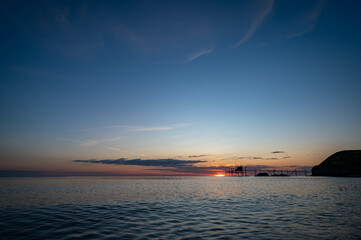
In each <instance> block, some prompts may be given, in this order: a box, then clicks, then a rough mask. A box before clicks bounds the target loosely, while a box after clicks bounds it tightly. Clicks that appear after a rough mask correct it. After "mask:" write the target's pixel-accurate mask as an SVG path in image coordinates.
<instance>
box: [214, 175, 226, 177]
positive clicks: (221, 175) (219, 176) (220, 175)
mask: <svg viewBox="0 0 361 240" xmlns="http://www.w3.org/2000/svg"><path fill="white" fill-rule="evenodd" d="M214 176H215V177H224V174H216V175H214Z"/></svg>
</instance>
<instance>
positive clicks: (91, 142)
mask: <svg viewBox="0 0 361 240" xmlns="http://www.w3.org/2000/svg"><path fill="white" fill-rule="evenodd" d="M124 138H125V136H119V137H114V138H103V139H88V140H82V141H81V140H75V139H71V138H63V137H60V139H63V140H66V141H69V142H73V143H77V144H79V145H81V146H94V145H97V144H99V143H103V142H114V141H118V140H122V139H124Z"/></svg>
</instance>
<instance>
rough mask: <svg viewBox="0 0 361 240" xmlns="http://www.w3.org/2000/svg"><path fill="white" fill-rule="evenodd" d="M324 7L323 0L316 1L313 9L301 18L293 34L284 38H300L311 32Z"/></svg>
mask: <svg viewBox="0 0 361 240" xmlns="http://www.w3.org/2000/svg"><path fill="white" fill-rule="evenodd" d="M324 5H325V1H324V0H318V1H317V2H316V4H315V5H314V6H313V8H312V9H311V10H310V11H308V12H306V13H305V14H304V15H303V16H302V17H301V23H300V26H299V27H298V28H297V29H296V30H295V31H294V32H292V33H290V34H288V35H287V36H286V38H287V39H290V38H296V37H300V36H302V35H304V34H306V33H308V32H309V31H311V30H312V29H313V28H314V27H315V26H316V21H317V19H318V18H319V16H320V14H321V12H322V10H323V8H324Z"/></svg>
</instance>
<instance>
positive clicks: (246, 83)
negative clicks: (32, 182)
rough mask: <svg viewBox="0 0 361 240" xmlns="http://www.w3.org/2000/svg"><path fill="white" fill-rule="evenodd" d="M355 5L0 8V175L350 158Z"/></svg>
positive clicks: (359, 37)
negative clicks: (346, 154) (347, 155)
mask: <svg viewBox="0 0 361 240" xmlns="http://www.w3.org/2000/svg"><path fill="white" fill-rule="evenodd" d="M360 7H361V2H360V1H356V0H355V1H351V0H347V1H340V0H339V1H336V0H320V1H319V0H312V1H308V0H305V1H296V0H294V1H289V0H255V1H82V0H79V1H35V2H34V1H17V0H11V1H10V0H4V1H1V2H0V19H1V21H0V35H1V38H0V52H1V54H0V82H1V88H0V98H1V101H0V107H1V113H0V119H1V120H0V175H1V174H2V175H4V174H5V175H6V174H9V173H14V174H16V173H29V174H30V175H31V174H33V173H34V174H48V175H49V174H50V175H51V174H52V175H72V174H73V175H113V174H114V175H213V174H217V173H220V172H222V171H223V169H224V167H225V166H234V165H243V166H248V167H250V168H251V167H259V168H267V167H269V168H283V169H286V168H287V169H288V168H290V169H294V168H299V169H304V168H308V169H309V168H310V167H312V166H314V165H318V164H319V163H320V162H322V161H323V160H324V159H325V158H327V157H328V156H330V155H331V154H333V153H335V152H337V151H340V150H351V149H361V94H360V93H361V24H360V23H361V15H360V14H359V9H360Z"/></svg>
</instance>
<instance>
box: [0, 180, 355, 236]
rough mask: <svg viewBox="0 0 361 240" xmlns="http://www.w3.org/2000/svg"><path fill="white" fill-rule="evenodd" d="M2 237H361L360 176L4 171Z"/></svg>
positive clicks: (0, 206) (0, 203)
mask: <svg viewBox="0 0 361 240" xmlns="http://www.w3.org/2000/svg"><path fill="white" fill-rule="evenodd" d="M0 239H167V240H168V239H361V178H342V177H188V176H187V177H186V176H181V177H178V176H176V177H172V176H162V177H154V176H153V177H53V178H45V177H43V178H0Z"/></svg>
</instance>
